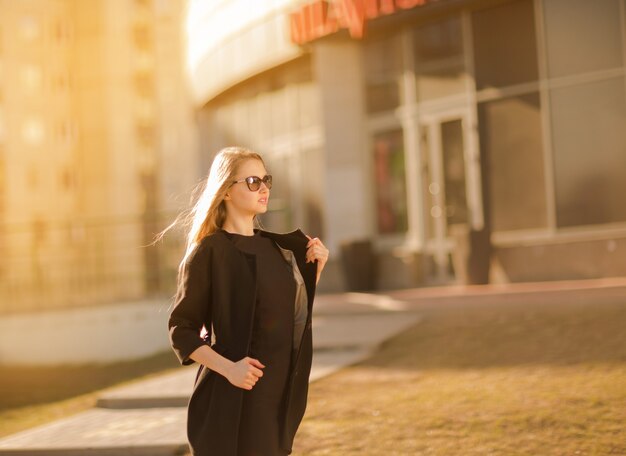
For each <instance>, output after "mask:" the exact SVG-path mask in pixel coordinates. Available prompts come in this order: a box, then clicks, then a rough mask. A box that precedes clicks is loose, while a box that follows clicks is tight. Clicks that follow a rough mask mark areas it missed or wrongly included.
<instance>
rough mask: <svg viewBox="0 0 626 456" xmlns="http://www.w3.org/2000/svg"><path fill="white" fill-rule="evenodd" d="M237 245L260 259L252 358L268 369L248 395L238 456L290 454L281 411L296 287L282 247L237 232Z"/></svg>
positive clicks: (244, 404)
mask: <svg viewBox="0 0 626 456" xmlns="http://www.w3.org/2000/svg"><path fill="white" fill-rule="evenodd" d="M232 234H233V235H232V237H231V239H232V241H233V242H234V243H235V245H236V246H237V248H239V249H240V250H243V251H244V252H248V253H253V254H255V255H256V258H257V291H256V294H257V299H256V305H255V312H254V325H253V330H252V341H251V345H250V357H252V358H255V359H258V360H259V361H261V363H263V364H264V365H265V368H263V369H262V371H263V376H262V377H260V378H259V380H258V381H257V383H256V385H254V386H253V387H252V389H251V390H244V399H243V406H242V411H241V422H240V428H239V439H238V441H239V445H238V447H239V449H238V455H239V456H252V455H255V456H256V455H259V456H260V455H262V456H275V455H286V454H287V452H286V451H285V450H282V449H281V448H280V446H279V442H280V440H279V435H280V434H279V433H280V428H279V423H280V411H281V405H282V400H283V398H284V392H285V389H286V385H287V378H288V376H289V368H290V362H291V355H292V344H293V326H294V301H295V294H296V282H295V280H294V276H293V270H292V269H291V264H289V263H287V261H286V260H285V259H284V257H283V256H282V254H281V252H280V251H279V250H278V246H276V245H275V244H274V241H272V240H271V239H269V238H266V237H263V236H262V235H261V234H260V233H259V232H258V231H257V232H256V233H255V234H254V235H250V236H246V235H243V234H237V233H232Z"/></svg>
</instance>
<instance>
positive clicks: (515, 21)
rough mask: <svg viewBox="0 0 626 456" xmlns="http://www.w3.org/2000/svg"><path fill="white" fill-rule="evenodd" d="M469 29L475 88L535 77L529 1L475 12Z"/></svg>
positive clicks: (534, 48)
mask: <svg viewBox="0 0 626 456" xmlns="http://www.w3.org/2000/svg"><path fill="white" fill-rule="evenodd" d="M472 30H473V36H474V58H475V66H476V87H477V88H478V90H481V89H486V88H489V87H503V86H508V85H513V84H520V83H523V82H529V81H535V80H537V77H538V71H537V43H536V41H535V20H534V13H533V2H532V0H523V1H516V2H511V3H506V4H504V5H500V6H497V7H495V8H489V9H485V10H481V11H476V12H474V13H473V14H472Z"/></svg>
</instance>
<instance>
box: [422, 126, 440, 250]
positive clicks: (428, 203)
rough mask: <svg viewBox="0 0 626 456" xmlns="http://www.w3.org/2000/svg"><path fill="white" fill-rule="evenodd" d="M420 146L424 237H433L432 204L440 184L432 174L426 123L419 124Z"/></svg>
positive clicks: (433, 219)
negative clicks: (424, 216)
mask: <svg viewBox="0 0 626 456" xmlns="http://www.w3.org/2000/svg"><path fill="white" fill-rule="evenodd" d="M420 129H421V135H422V136H421V148H420V156H421V158H422V185H423V188H422V194H423V195H424V207H425V214H427V215H426V219H427V223H426V226H425V228H426V237H427V238H428V239H433V238H434V237H435V233H436V231H435V218H434V217H433V215H432V212H433V206H434V205H435V201H434V199H435V198H436V197H437V195H438V194H439V190H440V188H439V187H440V186H439V185H438V184H437V183H436V182H435V180H434V179H435V177H434V176H433V169H432V160H431V158H430V147H431V144H430V136H429V135H430V133H429V130H428V125H421V126H420Z"/></svg>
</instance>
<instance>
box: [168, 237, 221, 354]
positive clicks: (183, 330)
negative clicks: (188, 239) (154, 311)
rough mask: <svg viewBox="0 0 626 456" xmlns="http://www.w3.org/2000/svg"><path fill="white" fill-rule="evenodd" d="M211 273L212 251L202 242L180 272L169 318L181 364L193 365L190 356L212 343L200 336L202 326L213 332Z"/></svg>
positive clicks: (170, 334)
mask: <svg viewBox="0 0 626 456" xmlns="http://www.w3.org/2000/svg"><path fill="white" fill-rule="evenodd" d="M210 272H211V251H210V249H209V248H207V245H206V244H205V243H202V242H201V243H200V244H198V246H196V248H195V249H194V250H193V251H192V252H191V254H190V255H189V257H188V258H187V260H186V261H185V263H184V267H183V268H182V270H181V271H180V274H181V276H182V287H181V290H180V292H179V293H177V296H176V298H175V302H174V307H173V308H172V311H171V312H170V315H169V320H168V328H169V339H170V345H171V346H172V349H173V350H174V353H175V354H176V357H177V358H178V361H179V362H180V363H181V364H182V365H188V364H193V363H194V362H195V361H194V360H193V359H191V358H189V355H190V354H191V353H193V352H194V350H196V349H197V348H198V347H200V346H201V345H209V344H208V343H207V342H206V341H205V340H204V339H203V338H202V337H200V331H201V330H202V326H205V327H206V329H207V331H211V273H210ZM210 336H211V334H210V333H209V338H208V340H209V341H210V340H211V339H210Z"/></svg>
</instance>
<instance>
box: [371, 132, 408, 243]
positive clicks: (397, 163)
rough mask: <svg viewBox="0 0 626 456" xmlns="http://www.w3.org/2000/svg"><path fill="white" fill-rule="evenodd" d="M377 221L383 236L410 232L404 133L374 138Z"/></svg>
mask: <svg viewBox="0 0 626 456" xmlns="http://www.w3.org/2000/svg"><path fill="white" fill-rule="evenodd" d="M373 146H374V150H373V153H374V183H375V185H374V186H375V191H376V218H377V225H378V232H379V233H381V234H391V233H403V232H405V231H406V230H407V198H406V177H405V166H404V143H403V135H402V130H395V131H390V132H385V133H379V134H376V135H374V138H373Z"/></svg>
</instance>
